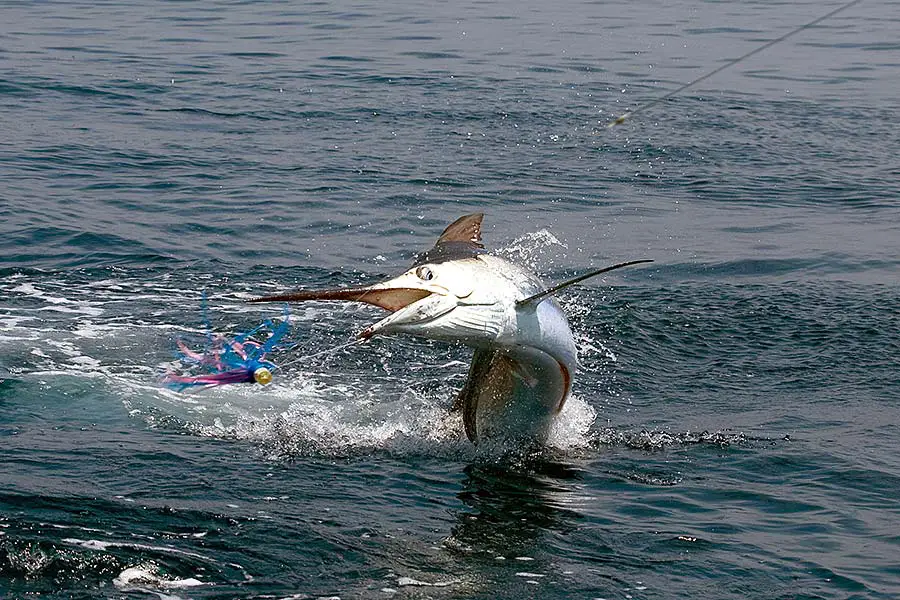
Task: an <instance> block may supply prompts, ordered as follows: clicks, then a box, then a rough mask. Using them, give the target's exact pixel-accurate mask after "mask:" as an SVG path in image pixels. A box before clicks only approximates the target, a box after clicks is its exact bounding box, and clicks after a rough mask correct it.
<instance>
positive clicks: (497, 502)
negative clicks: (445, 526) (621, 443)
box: [445, 460, 583, 560]
mask: <svg viewBox="0 0 900 600" xmlns="http://www.w3.org/2000/svg"><path fill="white" fill-rule="evenodd" d="M464 472H465V475H466V478H465V480H464V481H463V489H462V491H460V492H459V494H457V496H458V498H459V499H460V500H462V502H463V503H464V504H465V505H466V509H464V510H461V511H459V512H458V513H457V515H456V520H457V524H456V525H455V526H454V527H453V528H452V530H451V533H450V536H449V537H448V538H447V540H446V541H445V545H446V546H447V547H448V548H450V549H455V550H458V551H461V552H466V553H472V554H475V555H479V556H483V557H485V558H494V559H497V560H503V559H511V560H515V559H517V558H521V557H526V558H533V557H534V555H535V553H536V552H537V550H539V545H540V544H541V543H542V542H543V541H544V537H545V536H546V535H547V534H548V532H555V533H560V532H565V531H567V530H569V529H572V528H574V527H576V524H577V521H578V520H579V513H578V511H577V510H576V508H575V507H574V505H575V504H576V502H575V499H576V498H577V497H579V494H581V493H583V492H582V491H581V486H580V485H579V479H580V473H579V470H578V469H577V468H576V467H573V466H570V465H567V464H564V463H559V462H552V461H540V460H536V461H531V462H529V464H524V465H523V464H519V465H516V466H515V467H513V468H510V465H508V464H497V463H493V464H483V463H473V464H470V465H468V466H467V467H466V468H465V471H464Z"/></svg>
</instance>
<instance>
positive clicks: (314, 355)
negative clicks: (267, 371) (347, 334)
mask: <svg viewBox="0 0 900 600" xmlns="http://www.w3.org/2000/svg"><path fill="white" fill-rule="evenodd" d="M366 341H367V340H365V339H364V338H356V339H353V340H350V341H349V342H344V343H343V344H338V345H337V346H333V347H331V348H327V349H325V350H322V351H320V352H314V353H312V354H306V355H305V356H300V357H298V358H295V359H294V360H291V361H288V362H286V363H282V364H280V365H278V369H279V370H280V369H283V368H285V367H287V366H289V365H294V364H297V363H298V362H302V361H304V360H309V359H312V358H317V357H319V356H324V355H326V354H334V353H335V352H340V351H341V350H344V349H345V348H349V347H350V346H355V345H358V344H363V343H365V342H366ZM298 345H299V342H298V343H297V344H294V345H293V346H291V347H290V348H287V350H288V351H290V350H293V349H294V348H296V347H297V346H298Z"/></svg>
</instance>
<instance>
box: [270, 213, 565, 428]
mask: <svg viewBox="0 0 900 600" xmlns="http://www.w3.org/2000/svg"><path fill="white" fill-rule="evenodd" d="M481 219H482V215H480V214H475V215H466V216H464V217H462V218H460V219H458V220H457V221H455V222H454V223H453V224H451V225H450V226H449V227H448V228H447V229H446V230H445V231H444V234H443V235H442V236H441V237H440V239H438V242H437V244H436V245H435V247H434V248H432V249H431V250H429V251H427V252H425V253H423V254H422V255H420V256H419V259H418V260H417V261H416V262H415V264H414V265H413V267H412V268H410V269H409V270H407V271H406V272H404V273H403V274H401V275H399V276H398V277H395V278H393V279H390V280H388V281H384V282H381V283H377V284H374V285H371V286H366V287H361V288H352V289H338V290H321V291H300V292H294V293H291V294H285V295H281V296H270V297H267V298H260V299H258V300H255V301H259V302H267V301H288V302H297V301H305V300H348V301H356V302H366V303H369V304H374V305H376V306H380V307H382V308H384V309H386V310H389V311H391V314H389V315H388V316H386V317H385V318H384V319H382V320H380V321H378V322H377V323H375V324H373V325H371V326H369V327H368V328H366V329H365V330H364V331H362V333H361V334H360V335H361V336H362V337H364V338H369V337H372V336H375V335H391V334H409V335H414V336H419V337H424V338H429V339H436V340H445V341H448V342H455V343H461V344H465V345H467V346H470V347H472V348H474V350H475V351H474V356H473V360H472V365H471V367H470V368H469V374H468V378H467V379H466V382H465V384H464V385H463V388H462V390H461V391H460V394H459V397H458V399H457V401H456V403H455V404H454V406H455V407H456V408H458V409H459V410H461V411H462V416H463V422H464V424H465V430H466V434H467V436H468V437H469V439H470V440H472V441H473V442H474V443H476V444H477V443H480V442H484V441H487V440H490V441H492V442H493V441H500V442H502V443H505V442H512V443H515V444H541V443H544V442H545V441H546V440H547V436H548V434H549V432H550V429H551V427H552V424H553V421H554V419H555V417H556V415H558V414H559V412H560V410H561V409H562V407H563V405H564V403H565V401H566V398H567V397H568V395H569V392H570V390H571V386H572V376H573V374H574V372H575V369H576V368H577V364H578V359H577V350H576V347H575V340H574V337H573V335H572V330H571V328H570V327H569V323H568V320H567V319H566V316H565V314H564V313H563V311H562V309H561V308H560V307H559V305H558V304H557V303H556V301H555V300H553V299H552V298H549V297H548V298H544V299H541V300H540V301H536V302H527V301H526V302H524V303H523V302H522V301H524V300H526V299H527V298H529V297H531V296H533V295H535V294H539V293H540V292H542V291H543V290H544V289H545V287H544V286H543V284H542V283H541V281H540V280H539V279H538V278H537V277H536V276H535V275H534V274H532V273H530V272H529V271H527V270H526V269H524V268H522V267H521V266H519V265H517V264H515V263H513V262H511V261H508V260H506V259H504V258H501V257H498V256H495V255H491V254H488V253H487V252H485V251H484V250H483V246H482V245H481V243H480V242H481V236H480V229H481Z"/></svg>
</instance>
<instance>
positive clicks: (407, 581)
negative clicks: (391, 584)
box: [397, 577, 460, 587]
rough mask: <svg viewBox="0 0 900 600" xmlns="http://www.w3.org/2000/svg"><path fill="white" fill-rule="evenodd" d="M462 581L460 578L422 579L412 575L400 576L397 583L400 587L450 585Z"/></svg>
mask: <svg viewBox="0 0 900 600" xmlns="http://www.w3.org/2000/svg"><path fill="white" fill-rule="evenodd" d="M458 583H460V581H459V579H450V580H448V581H435V582H430V581H422V580H419V579H413V578H412V577H398V578H397V585H398V586H400V587H407V586H418V587H448V586H451V585H456V584H458Z"/></svg>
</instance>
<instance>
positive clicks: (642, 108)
mask: <svg viewBox="0 0 900 600" xmlns="http://www.w3.org/2000/svg"><path fill="white" fill-rule="evenodd" d="M860 2H862V0H852V2H848V3H847V4H844V5H843V6H839V7H838V8H836V9H834V10H832V11H831V12H829V13H828V14H825V15H822V16H821V17H819V18H817V19H814V20H812V21H810V22H809V23H806V24H805V25H801V26H800V27H798V28H796V29H794V30H792V31H789V32H787V33H786V34H784V35H782V36H781V37H777V38H775V39H774V40H770V41H768V42H766V43H765V44H763V45H762V46H759V47H757V48H754V49H753V50H751V51H750V52H748V53H746V54H744V55H742V56H739V57H737V58H733V59H731V60H729V61H728V62H726V63H725V64H724V65H722V66H720V67H718V68H716V69H713V70H712V71H710V72H709V73H707V74H705V75H701V76H700V77H698V78H697V79H694V80H693V81H690V82H688V83H685V84H684V85H682V86H681V87H679V88H676V89H675V90H673V91H671V92H669V93H668V94H665V95H663V96H660V97H659V98H656V99H655V100H651V101H649V102H647V103H646V104H642V105H641V106H638V107H637V108H636V109H634V110H632V111H629V112H625V113H622V115H620V116H619V117H617V118H615V119H613V120H612V121H610V122H609V123H607V125H606V128H607V129H611V128H613V127H615V126H616V125H621V124H622V123H624V122H625V121H626V120H628V119H630V118H631V117H632V116H634V115H636V114H637V113H641V112H644V111H645V110H647V109H649V108H651V107H653V106H656V105H657V104H659V103H660V102H663V101H665V100H668V99H669V98H671V97H672V96H674V95H676V94H679V93H680V92H683V91H684V90H686V89H688V88H689V87H691V86H694V85H697V84H698V83H700V82H701V81H705V80H707V79H709V78H710V77H712V76H713V75H716V74H717V73H721V72H722V71H724V70H725V69H727V68H729V67H732V66H734V65H736V64H738V63H739V62H741V61H742V60H745V59H747V58H750V57H751V56H753V55H754V54H759V53H760V52H762V51H763V50H765V49H766V48H770V47H772V46H774V45H775V44H777V43H778V42H783V41H784V40H786V39H788V38H789V37H791V36H792V35H794V34H797V33H800V32H801V31H804V30H805V29H809V28H810V27H814V26H816V25H818V24H819V23H821V22H822V21H825V20H826V19H830V18H831V17H833V16H834V15H836V14H838V13H839V12H842V11H845V10H847V9H848V8H850V7H851V6H854V5H856V4H859V3H860Z"/></svg>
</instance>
